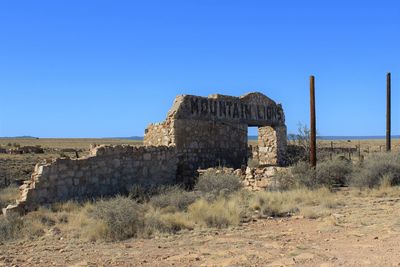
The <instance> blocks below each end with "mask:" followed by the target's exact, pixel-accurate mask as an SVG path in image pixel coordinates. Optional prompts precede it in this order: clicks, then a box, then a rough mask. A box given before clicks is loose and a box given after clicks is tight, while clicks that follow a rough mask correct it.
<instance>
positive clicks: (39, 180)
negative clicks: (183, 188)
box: [7, 145, 177, 213]
mask: <svg viewBox="0 0 400 267" xmlns="http://www.w3.org/2000/svg"><path fill="white" fill-rule="evenodd" d="M176 168H177V157H176V150H175V148H174V147H166V146H159V147H153V146H148V147H144V146H142V147H135V146H128V145H118V146H105V145H101V146H97V147H93V148H92V149H91V150H90V155H89V156H87V157H84V158H79V159H69V158H58V159H55V160H53V161H52V162H50V163H39V164H37V165H36V167H35V170H34V172H33V174H32V176H31V180H28V181H25V182H24V184H23V185H22V186H21V187H20V198H19V199H18V200H17V203H16V204H15V205H11V206H9V207H7V209H8V211H10V210H16V211H18V212H20V213H23V212H25V211H30V210H34V209H35V208H37V207H38V206H39V205H45V204H51V203H55V202H60V201H61V202H63V201H67V200H84V199H91V198H95V197H102V196H111V195H116V194H119V193H126V192H128V190H129V189H130V188H131V187H132V185H134V184H140V185H143V186H146V185H148V186H150V185H153V184H158V185H163V184H165V185H167V184H170V185H171V184H175V175H176Z"/></svg>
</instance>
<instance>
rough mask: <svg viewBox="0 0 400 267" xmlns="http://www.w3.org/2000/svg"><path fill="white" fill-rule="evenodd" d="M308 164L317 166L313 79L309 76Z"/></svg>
mask: <svg viewBox="0 0 400 267" xmlns="http://www.w3.org/2000/svg"><path fill="white" fill-rule="evenodd" d="M310 164H311V167H316V166H317V130H316V119H315V79H314V76H311V77H310Z"/></svg>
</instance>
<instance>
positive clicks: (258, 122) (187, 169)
mask: <svg viewBox="0 0 400 267" xmlns="http://www.w3.org/2000/svg"><path fill="white" fill-rule="evenodd" d="M249 126H258V127H259V140H258V150H259V151H257V152H258V153H257V154H258V157H259V160H260V163H261V164H263V165H284V164H285V152H286V126H285V116H284V112H283V109H282V106H281V105H279V104H276V103H275V102H274V101H273V100H271V99H269V98H268V97H266V96H265V95H263V94H260V93H250V94H246V95H244V96H241V97H232V96H224V95H218V94H215V95H210V96H209V97H198V96H191V95H182V96H178V97H177V98H176V99H175V101H174V104H173V107H172V108H171V110H170V111H169V113H168V116H167V119H166V120H165V121H164V122H163V123H159V124H153V125H150V126H149V127H148V128H147V130H146V134H145V138H144V142H145V144H146V145H174V146H176V148H177V153H178V159H179V163H178V179H181V182H184V183H186V184H188V183H189V184H190V183H192V182H193V181H191V180H190V178H191V177H193V176H194V174H195V172H196V171H197V169H199V168H202V169H205V168H209V167H216V166H226V167H231V168H240V167H241V166H243V165H246V163H247V160H248V127H249ZM188 178H189V180H187V179H188Z"/></svg>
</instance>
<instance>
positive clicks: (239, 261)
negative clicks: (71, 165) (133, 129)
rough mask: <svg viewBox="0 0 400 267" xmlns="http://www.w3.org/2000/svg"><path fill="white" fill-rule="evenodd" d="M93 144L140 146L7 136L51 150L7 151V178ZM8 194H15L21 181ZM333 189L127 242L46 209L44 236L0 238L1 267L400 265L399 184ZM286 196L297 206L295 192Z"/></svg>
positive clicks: (371, 146) (375, 146)
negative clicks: (288, 206)
mask: <svg viewBox="0 0 400 267" xmlns="http://www.w3.org/2000/svg"><path fill="white" fill-rule="evenodd" d="M396 141H397V140H394V142H393V147H394V150H397V149H398V144H397V143H396ZM332 142H334V144H335V146H336V145H337V146H341V147H344V146H348V147H354V146H355V145H361V151H362V154H363V155H364V154H365V155H368V154H369V153H373V152H379V151H380V150H381V149H382V147H384V140H362V141H354V140H352V141H350V142H348V141H332ZM91 143H108V144H122V143H123V144H128V143H129V144H140V142H137V141H129V140H109V139H101V140H99V139H15V140H10V139H0V146H3V147H7V146H9V144H11V146H14V145H15V144H19V145H21V146H25V145H33V146H36V145H40V146H41V147H43V148H44V149H45V153H44V154H22V155H8V154H0V167H1V169H0V170H1V174H2V177H1V178H2V180H6V181H8V183H11V187H12V186H13V185H16V184H18V183H20V182H21V181H22V180H24V179H27V178H29V175H30V172H31V171H32V168H33V165H34V164H35V162H36V161H38V160H41V159H43V158H49V157H57V156H60V154H61V153H64V155H67V156H70V157H75V156H76V154H75V152H63V149H67V150H66V151H71V150H68V149H75V150H78V151H79V156H81V155H85V154H86V153H87V151H88V148H89V145H90V144H91ZM319 146H320V147H323V146H325V147H330V146H331V141H329V140H326V141H319ZM364 148H365V149H364ZM344 156H347V155H346V153H344ZM354 158H355V160H356V159H357V155H356V154H354V155H353V159H354ZM3 187H4V186H3ZM3 192H6V191H3ZM10 192H11V193H10ZM8 193H9V194H14V193H16V190H15V187H14V191H13V190H9V191H8ZM323 194H325V193H323ZM326 194H327V195H321V199H320V200H318V199H316V201H308V202H307V201H305V200H299V203H300V202H301V203H302V204H299V210H298V211H297V212H293V213H292V214H290V216H289V215H288V216H258V215H257V213H252V214H251V215H249V216H247V219H246V220H241V221H240V223H238V224H237V225H231V226H228V227H226V228H225V227H196V228H190V229H183V230H181V231H177V232H176V233H158V234H154V235H152V236H151V237H137V238H129V239H126V240H121V241H118V240H113V241H109V240H102V239H96V240H91V239H90V238H89V239H88V238H83V237H82V236H84V233H83V234H82V233H80V234H77V232H76V229H73V228H71V227H69V226H68V227H67V225H66V224H65V222H63V221H64V219H63V218H64V217H65V216H67V218H68V220H70V221H72V220H73V219H74V217H78V216H80V213H79V212H75V211H74V212H70V213H68V214H64V213H54V212H50V211H39V213H38V215H35V214H34V213H33V214H34V215H32V216H36V217H37V218H39V217H40V220H41V221H42V224H41V225H40V234H36V233H30V234H26V235H24V237H23V238H17V239H12V240H6V241H0V266H400V253H399V245H400V188H399V187H397V186H394V187H390V186H381V187H378V188H375V189H365V188H364V189H358V188H354V187H345V188H340V189H337V190H335V191H334V192H329V193H326ZM319 196H320V195H318V194H317V195H315V196H311V198H318V197H319ZM286 197H288V199H289V198H291V199H292V201H294V203H292V204H293V205H295V204H296V203H295V202H296V201H297V200H296V198H294V199H295V200H293V197H291V196H290V193H288V196H286ZM8 198H10V197H8ZM325 198H327V199H329V201H327V202H326V201H325V200H324V199H325ZM283 199H285V197H284V198H283ZM4 203H5V202H3V204H4ZM47 212H50V213H48V214H47ZM254 212H255V210H254ZM49 217H51V218H52V220H49V219H48V218H49ZM49 221H51V223H48V222H49ZM53 221H54V222H53ZM36 230H37V229H36ZM32 231H35V229H32Z"/></svg>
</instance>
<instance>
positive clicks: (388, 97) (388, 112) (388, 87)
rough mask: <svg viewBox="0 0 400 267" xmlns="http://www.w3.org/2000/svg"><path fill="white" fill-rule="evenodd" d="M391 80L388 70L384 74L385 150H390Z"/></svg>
mask: <svg viewBox="0 0 400 267" xmlns="http://www.w3.org/2000/svg"><path fill="white" fill-rule="evenodd" d="M390 91H391V81H390V72H389V73H388V74H387V75H386V151H390V150H391V92H390Z"/></svg>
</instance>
